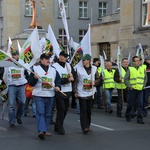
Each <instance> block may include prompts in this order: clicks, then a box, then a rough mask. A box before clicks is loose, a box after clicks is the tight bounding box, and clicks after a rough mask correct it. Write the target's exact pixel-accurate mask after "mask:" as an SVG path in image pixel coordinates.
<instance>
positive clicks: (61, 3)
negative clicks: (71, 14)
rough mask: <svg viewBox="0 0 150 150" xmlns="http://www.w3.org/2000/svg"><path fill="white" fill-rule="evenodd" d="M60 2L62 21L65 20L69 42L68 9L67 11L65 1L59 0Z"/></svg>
mask: <svg viewBox="0 0 150 150" xmlns="http://www.w3.org/2000/svg"><path fill="white" fill-rule="evenodd" d="M58 3H59V9H60V13H61V17H62V21H63V24H64V28H65V31H66V36H67V40H68V43H69V39H70V36H69V30H68V23H67V19H66V11H65V5H64V1H63V0H58Z"/></svg>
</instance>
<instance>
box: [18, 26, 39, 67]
mask: <svg viewBox="0 0 150 150" xmlns="http://www.w3.org/2000/svg"><path fill="white" fill-rule="evenodd" d="M41 54H42V50H41V47H40V43H39V35H38V29H37V27H36V28H35V29H34V30H33V31H32V33H31V34H30V35H29V37H28V39H27V40H26V42H25V43H24V45H23V46H22V49H21V55H20V59H21V60H23V61H24V63H27V64H28V65H29V67H31V66H33V65H34V64H35V63H36V62H37V61H38V60H39V58H40V56H41Z"/></svg>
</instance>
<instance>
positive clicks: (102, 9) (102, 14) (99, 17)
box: [98, 2, 107, 19]
mask: <svg viewBox="0 0 150 150" xmlns="http://www.w3.org/2000/svg"><path fill="white" fill-rule="evenodd" d="M100 4H102V7H101V8H100ZM104 4H106V7H105V8H104ZM100 10H101V15H100ZM104 10H106V14H104ZM105 15H107V2H98V19H102V17H103V16H105Z"/></svg>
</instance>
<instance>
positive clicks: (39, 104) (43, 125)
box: [33, 96, 54, 132]
mask: <svg viewBox="0 0 150 150" xmlns="http://www.w3.org/2000/svg"><path fill="white" fill-rule="evenodd" d="M33 100H34V101H35V104H36V125H37V130H38V132H47V131H48V129H49V125H50V119H51V111H52V108H53V102H54V97H39V96H33Z"/></svg>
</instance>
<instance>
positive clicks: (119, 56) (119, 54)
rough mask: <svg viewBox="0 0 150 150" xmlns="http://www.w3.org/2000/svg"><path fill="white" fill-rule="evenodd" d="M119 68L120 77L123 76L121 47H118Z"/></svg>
mask: <svg viewBox="0 0 150 150" xmlns="http://www.w3.org/2000/svg"><path fill="white" fill-rule="evenodd" d="M117 66H118V70H119V74H120V76H122V70H121V53H120V47H119V46H118V52H117Z"/></svg>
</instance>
